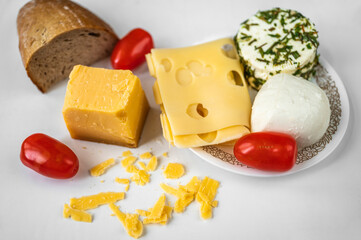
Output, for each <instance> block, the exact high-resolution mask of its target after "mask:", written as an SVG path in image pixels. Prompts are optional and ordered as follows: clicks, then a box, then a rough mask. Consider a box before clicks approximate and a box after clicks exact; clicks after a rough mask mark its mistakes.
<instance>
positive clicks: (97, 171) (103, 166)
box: [90, 158, 115, 177]
mask: <svg viewBox="0 0 361 240" xmlns="http://www.w3.org/2000/svg"><path fill="white" fill-rule="evenodd" d="M114 164H115V160H114V158H109V159H108V160H106V161H104V162H101V163H99V164H98V165H96V166H94V167H93V168H92V169H90V175H92V176H93V177H99V176H100V175H103V174H104V173H105V171H106V170H107V169H108V168H110V167H111V166H113V165H114Z"/></svg>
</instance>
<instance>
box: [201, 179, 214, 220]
mask: <svg viewBox="0 0 361 240" xmlns="http://www.w3.org/2000/svg"><path fill="white" fill-rule="evenodd" d="M218 187H219V182H218V181H216V180H214V179H211V178H209V177H205V178H204V179H203V180H202V182H201V184H200V186H199V190H198V192H197V195H196V200H197V202H199V203H200V204H201V207H200V214H201V217H202V218H203V219H209V218H212V208H214V207H217V206H218V201H213V199H214V198H215V196H216V194H217V189H218Z"/></svg>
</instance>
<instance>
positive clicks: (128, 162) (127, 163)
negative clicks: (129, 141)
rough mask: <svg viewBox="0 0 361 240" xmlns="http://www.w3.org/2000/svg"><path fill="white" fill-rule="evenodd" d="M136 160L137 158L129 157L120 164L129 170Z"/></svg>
mask: <svg viewBox="0 0 361 240" xmlns="http://www.w3.org/2000/svg"><path fill="white" fill-rule="evenodd" d="M136 160H137V158H136V157H134V156H129V157H126V158H124V159H123V160H122V161H121V162H120V163H121V164H122V167H124V168H127V167H128V166H130V165H132V164H133V163H134V162H135V161H136Z"/></svg>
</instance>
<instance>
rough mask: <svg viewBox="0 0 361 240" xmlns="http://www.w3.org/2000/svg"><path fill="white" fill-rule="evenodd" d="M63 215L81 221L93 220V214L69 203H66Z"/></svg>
mask: <svg viewBox="0 0 361 240" xmlns="http://www.w3.org/2000/svg"><path fill="white" fill-rule="evenodd" d="M63 217H64V218H69V217H71V219H73V220H74V221H79V222H92V220H93V219H92V215H91V214H90V213H87V212H85V211H82V210H78V209H74V208H71V207H69V205H68V204H64V210H63Z"/></svg>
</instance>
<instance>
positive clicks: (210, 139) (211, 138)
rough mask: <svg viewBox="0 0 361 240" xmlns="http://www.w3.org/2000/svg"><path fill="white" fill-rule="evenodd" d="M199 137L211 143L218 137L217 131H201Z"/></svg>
mask: <svg viewBox="0 0 361 240" xmlns="http://www.w3.org/2000/svg"><path fill="white" fill-rule="evenodd" d="M198 137H199V138H201V139H202V140H203V141H205V142H208V143H211V142H213V141H214V139H216V137H217V131H213V132H208V133H201V134H198Z"/></svg>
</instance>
